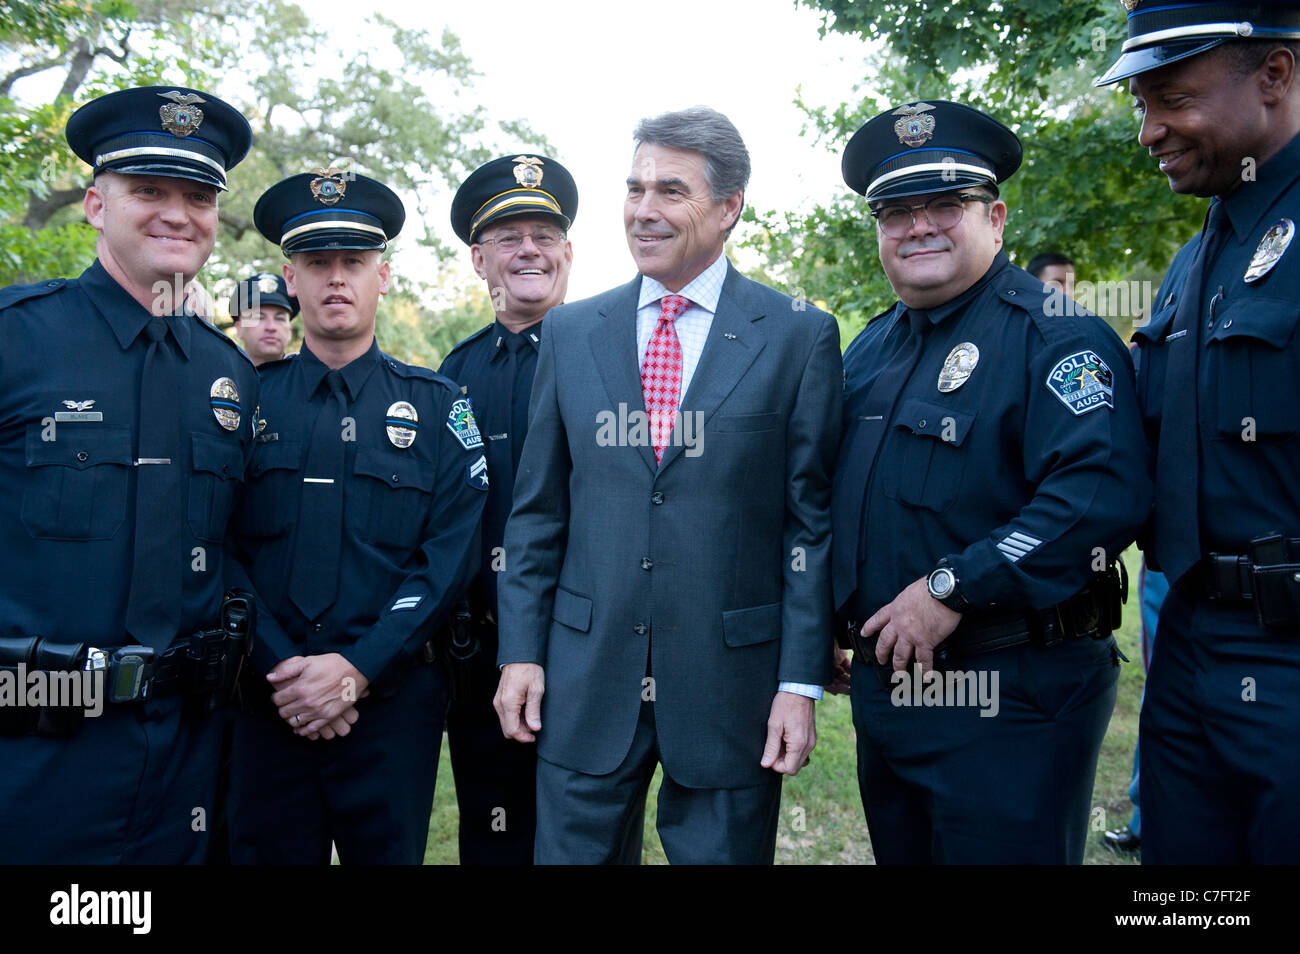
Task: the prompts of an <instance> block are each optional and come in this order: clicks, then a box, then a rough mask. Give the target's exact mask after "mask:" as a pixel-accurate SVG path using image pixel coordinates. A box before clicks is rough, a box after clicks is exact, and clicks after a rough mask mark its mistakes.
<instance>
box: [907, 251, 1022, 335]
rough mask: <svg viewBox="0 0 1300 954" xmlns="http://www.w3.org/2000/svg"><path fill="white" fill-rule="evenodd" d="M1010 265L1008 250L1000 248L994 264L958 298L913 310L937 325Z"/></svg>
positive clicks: (963, 305)
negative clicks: (931, 306) (932, 306)
mask: <svg viewBox="0 0 1300 954" xmlns="http://www.w3.org/2000/svg"><path fill="white" fill-rule="evenodd" d="M1010 267H1011V259H1009V258H1007V253H1006V251H1005V250H1003V249H998V253H997V255H995V256H993V264H992V265H990V266H989V268H988V271H986V272H985V273H984V274H983V276H982V277H981V278H980V280H979V281H977V282H976V283H975V284H974V285H972V286H971V287H970V288H968V289H966V290H965V291H964V292H962V293H961V294H960V295H958V296H957V297H956V298H952V299H950V300H948V301H946V302H944V303H943V304H942V305H936V306H935V307H934V308H915V309H913V310H914V311H916V312H919V313H920V314H922V315H924V316H925V317H926V318H927V319H928V320H929V322H930V324H931V325H937V324H939V322H941V321H943V320H944V319H945V318H947V317H948V316H949V315H951V314H953V313H954V312H956V311H957V310H958V309H959V308H963V307H965V306H966V304H968V303H969V302H970V300H971V299H973V298H974V297H975V296H976V295H978V294H979V293H980V292H982V291H983V290H984V289H985V288H986V287H987V286H988V284H989V282H991V281H992V280H993V278H994V276H995V275H997V274H998V273H999V272H1001V271H1002V270H1003V269H1006V268H1010ZM899 304H900V305H901V304H902V303H901V302H900V303H899ZM904 311H906V308H903V309H900V310H899V312H898V313H899V315H902V314H903V312H904Z"/></svg>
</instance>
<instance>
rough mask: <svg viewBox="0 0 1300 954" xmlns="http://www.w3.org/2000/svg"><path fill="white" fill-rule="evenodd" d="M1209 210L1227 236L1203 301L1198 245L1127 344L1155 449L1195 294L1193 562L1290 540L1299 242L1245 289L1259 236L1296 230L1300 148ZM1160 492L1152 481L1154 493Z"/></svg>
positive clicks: (1182, 258) (1299, 433)
mask: <svg viewBox="0 0 1300 954" xmlns="http://www.w3.org/2000/svg"><path fill="white" fill-rule="evenodd" d="M1214 201H1215V202H1219V201H1222V203H1223V206H1224V210H1225V211H1226V213H1227V216H1228V221H1229V223H1230V224H1231V229H1230V231H1229V232H1228V234H1227V236H1226V239H1225V240H1224V241H1223V242H1222V243H1221V245H1220V247H1219V250H1218V252H1217V254H1216V255H1215V257H1214V259H1213V260H1212V261H1211V262H1210V263H1208V266H1207V269H1206V272H1205V284H1204V289H1203V291H1202V289H1192V288H1185V287H1184V285H1185V284H1186V280H1187V277H1188V271H1189V270H1190V269H1191V266H1192V260H1193V259H1194V258H1195V256H1196V250H1197V248H1198V247H1199V245H1200V241H1201V239H1200V236H1197V237H1195V238H1193V239H1192V240H1191V241H1190V242H1188V243H1187V245H1185V246H1184V247H1183V249H1182V250H1181V251H1180V252H1179V253H1178V256H1177V257H1176V258H1175V259H1174V262H1173V264H1172V265H1171V266H1170V268H1169V272H1168V273H1167V274H1166V275H1165V279H1164V282H1163V283H1162V285H1161V287H1160V291H1159V292H1158V293H1157V295H1156V299H1155V304H1154V306H1153V309H1152V317H1151V321H1150V323H1149V324H1148V325H1147V326H1146V327H1144V328H1141V329H1139V330H1138V331H1137V333H1136V334H1135V338H1136V340H1137V343H1138V347H1139V357H1138V365H1139V371H1140V373H1139V375H1138V387H1139V392H1140V396H1141V401H1142V409H1143V417H1144V419H1145V422H1146V427H1147V435H1148V437H1149V438H1150V440H1151V444H1152V446H1153V447H1155V446H1157V445H1158V438H1159V435H1160V423H1161V418H1162V416H1163V414H1164V413H1165V410H1166V409H1165V408H1164V407H1163V404H1164V395H1165V389H1166V387H1167V383H1166V374H1165V369H1166V366H1167V364H1168V361H1169V350H1170V348H1171V347H1177V346H1178V340H1177V339H1174V340H1173V341H1171V340H1170V339H1169V333H1170V331H1171V330H1173V326H1174V315H1175V312H1176V311H1177V310H1178V302H1179V301H1180V300H1181V299H1182V298H1183V297H1184V296H1186V295H1201V302H1200V318H1201V325H1200V328H1199V329H1198V330H1199V333H1200V335H1199V338H1200V349H1201V350H1200V357H1199V361H1198V363H1197V383H1196V392H1197V395H1198V399H1197V412H1198V423H1199V425H1200V440H1199V445H1200V446H1199V460H1198V461H1197V466H1199V468H1200V477H1199V488H1200V493H1199V500H1200V527H1201V545H1202V550H1203V551H1217V552H1220V553H1238V554H1240V553H1245V552H1246V551H1247V544H1248V543H1249V542H1250V540H1251V539H1252V538H1253V537H1257V536H1260V535H1262V534H1265V533H1269V532H1272V531H1281V532H1282V533H1283V534H1285V535H1288V536H1291V537H1296V536H1300V479H1298V478H1297V474H1298V473H1300V400H1297V398H1296V394H1295V390H1296V384H1297V382H1300V342H1297V341H1296V326H1297V325H1300V236H1297V237H1296V238H1295V239H1294V240H1293V241H1292V243H1291V245H1290V247H1289V248H1288V249H1287V250H1286V251H1285V252H1284V253H1283V254H1282V257H1281V259H1280V260H1278V262H1277V263H1276V264H1275V265H1274V266H1273V268H1272V270H1271V271H1269V272H1268V273H1267V274H1266V275H1264V276H1263V277H1262V278H1260V279H1259V280H1257V281H1255V282H1253V283H1248V282H1246V280H1245V273H1246V269H1247V268H1248V267H1249V265H1250V262H1251V259H1252V258H1253V257H1254V256H1255V253H1256V250H1257V249H1258V248H1259V246H1260V242H1261V240H1262V239H1263V238H1264V235H1265V233H1267V232H1268V230H1269V228H1270V227H1272V226H1273V225H1274V224H1276V223H1278V222H1280V221H1281V220H1282V219H1284V218H1286V219H1290V220H1291V221H1292V222H1294V223H1300V137H1297V138H1295V139H1293V140H1291V142H1290V143H1289V144H1288V145H1287V146H1286V148H1284V149H1283V150H1282V151H1281V152H1279V153H1278V154H1277V155H1276V156H1274V157H1273V158H1272V159H1270V160H1269V161H1268V162H1266V163H1265V164H1264V165H1262V166H1260V167H1259V168H1258V169H1257V170H1256V178H1255V181H1254V182H1250V181H1246V182H1243V183H1242V184H1241V185H1240V186H1238V187H1237V189H1236V190H1234V191H1233V192H1232V194H1230V195H1229V196H1228V197H1227V198H1226V199H1223V200H1219V199H1215V200H1214ZM1211 303H1212V306H1213V311H1212V312H1211ZM1169 410H1170V412H1172V413H1185V412H1186V411H1187V410H1188V409H1186V408H1170V409H1169ZM1252 424H1253V426H1252ZM1189 463H1190V462H1189ZM1161 486H1162V483H1161V480H1160V475H1159V474H1157V475H1156V487H1157V488H1159V487H1161ZM1157 493H1159V491H1158V490H1157Z"/></svg>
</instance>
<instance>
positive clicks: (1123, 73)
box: [1092, 36, 1228, 86]
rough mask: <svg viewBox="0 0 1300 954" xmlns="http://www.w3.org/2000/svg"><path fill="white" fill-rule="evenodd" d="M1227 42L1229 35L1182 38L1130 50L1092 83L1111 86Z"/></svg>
mask: <svg viewBox="0 0 1300 954" xmlns="http://www.w3.org/2000/svg"><path fill="white" fill-rule="evenodd" d="M1227 42H1228V37H1223V36H1219V37H1214V38H1213V39H1210V40H1206V39H1203V38H1198V39H1194V40H1180V41H1178V42H1175V43H1159V44H1157V45H1155V46H1144V47H1142V48H1140V49H1137V50H1129V51H1128V52H1127V53H1125V54H1123V55H1121V56H1120V58H1119V59H1118V60H1116V61H1115V64H1114V65H1113V66H1112V67H1111V68H1110V69H1108V70H1107V71H1106V74H1105V75H1104V76H1102V77H1101V78H1100V79H1096V80H1093V83H1092V85H1093V86H1109V85H1110V84H1111V83H1118V82H1119V81H1120V80H1125V79H1128V78H1129V77H1130V76H1137V75H1138V74H1139V73H1148V72H1150V71H1151V70H1158V69H1160V68H1161V67H1162V66H1169V65H1170V64H1171V63H1177V62H1178V61H1179V60H1185V59H1188V58H1189V57H1193V56H1198V55H1199V54H1201V53H1205V52H1206V51H1208V50H1212V49H1214V48H1215V47H1216V46H1221V45H1222V44H1224V43H1227Z"/></svg>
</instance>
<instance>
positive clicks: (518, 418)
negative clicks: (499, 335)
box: [505, 332, 528, 474]
mask: <svg viewBox="0 0 1300 954" xmlns="http://www.w3.org/2000/svg"><path fill="white" fill-rule="evenodd" d="M524 334H527V332H525V333H524ZM526 347H528V342H527V340H525V338H524V335H522V334H519V335H510V336H509V337H507V338H506V349H507V350H508V351H509V355H508V356H507V358H506V378H507V379H508V380H509V382H510V383H509V384H508V385H507V387H506V390H505V397H506V408H507V409H508V410H507V417H506V420H507V421H509V424H508V427H509V428H510V464H511V470H510V472H511V473H512V474H517V473H518V472H519V455H520V454H522V453H523V451H524V431H525V430H527V427H528V401H527V399H525V400H524V402H523V407H522V409H521V408H518V407H516V406H515V398H516V396H517V395H516V393H515V392H516V389H517V387H518V384H519V365H520V364H521V363H522V362H521V361H520V359H519V352H520V350H521V349H523V348H526ZM521 410H522V413H521Z"/></svg>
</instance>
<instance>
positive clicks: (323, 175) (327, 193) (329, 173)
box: [311, 166, 348, 205]
mask: <svg viewBox="0 0 1300 954" xmlns="http://www.w3.org/2000/svg"><path fill="white" fill-rule="evenodd" d="M312 172H314V173H316V178H315V179H312V180H311V194H312V198H314V199H315V200H316V201H317V202H321V203H323V204H325V205H333V204H334V203H335V202H337V201H338V200H339V199H341V198H343V197H344V196H345V195H347V193H348V183H347V175H346V174H345V173H344V172H343V171H342V170H340V169H335V168H334V167H333V166H330V167H329V168H328V169H313V170H312Z"/></svg>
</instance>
